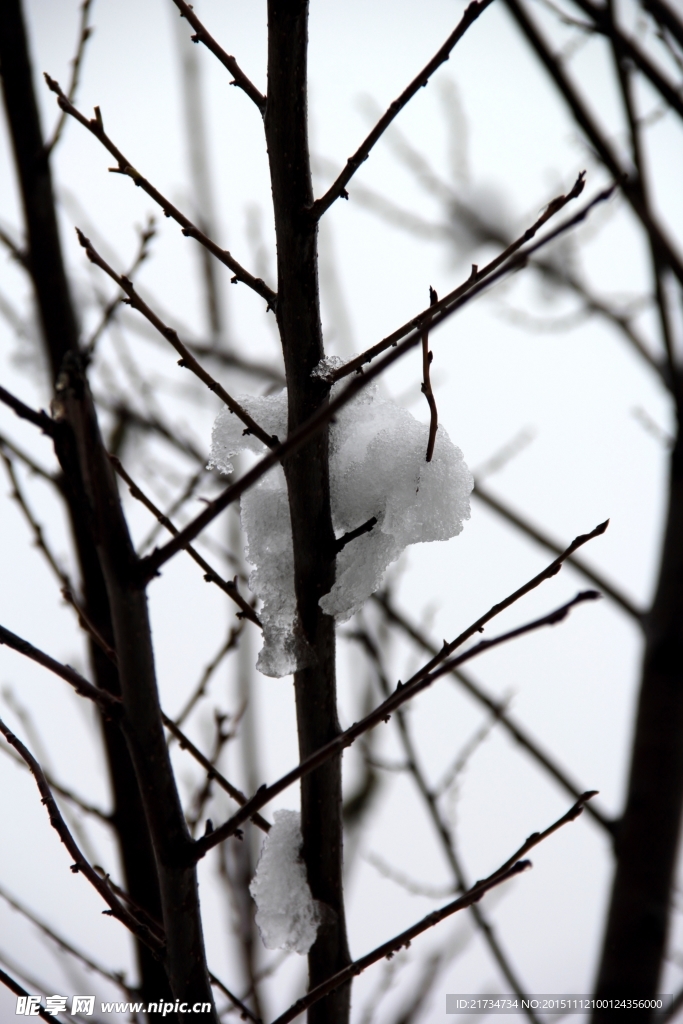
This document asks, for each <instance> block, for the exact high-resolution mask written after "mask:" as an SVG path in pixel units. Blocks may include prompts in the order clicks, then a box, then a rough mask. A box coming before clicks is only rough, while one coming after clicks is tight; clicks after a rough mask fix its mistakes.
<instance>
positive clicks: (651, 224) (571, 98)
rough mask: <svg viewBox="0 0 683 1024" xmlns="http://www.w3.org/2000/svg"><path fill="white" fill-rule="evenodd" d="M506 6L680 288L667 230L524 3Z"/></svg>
mask: <svg viewBox="0 0 683 1024" xmlns="http://www.w3.org/2000/svg"><path fill="white" fill-rule="evenodd" d="M504 3H505V5H506V6H507V8H508V10H509V11H510V13H511V14H512V16H513V18H514V19H515V21H516V22H517V24H518V25H519V27H520V29H521V30H522V32H523V34H524V35H525V36H526V38H527V40H528V41H529V43H530V44H531V46H532V47H533V49H534V50H535V51H536V54H537V56H538V57H539V59H540V61H541V63H542V64H543V65H544V66H545V68H546V70H547V71H548V73H549V75H550V77H551V78H552V79H553V81H554V82H555V85H556V86H557V88H558V89H559V91H560V93H561V94H562V96H563V97H564V99H565V101H566V103H567V105H568V106H569V109H570V110H571V112H572V114H573V116H574V119H575V120H576V122H577V123H578V125H579V126H580V128H581V129H582V131H583V132H584V134H585V135H586V137H587V138H588V140H589V141H590V143H591V145H592V146H593V147H594V149H595V150H596V152H597V154H598V156H599V157H600V159H601V161H602V162H603V164H604V165H605V167H606V168H607V170H608V171H609V173H610V174H611V175H612V176H613V177H614V179H615V180H616V181H618V182H619V184H620V187H621V191H622V193H623V195H624V196H625V198H626V200H627V201H628V203H629V204H630V206H631V209H632V210H633V212H634V213H635V214H636V216H637V217H638V219H639V220H640V222H641V223H642V225H643V227H644V228H645V231H646V232H647V234H648V235H649V236H650V237H651V238H652V240H653V242H654V244H655V245H656V246H657V248H658V249H659V251H660V252H661V254H662V258H663V259H665V260H666V262H667V263H668V265H669V266H670V267H671V270H672V271H673V273H674V274H675V275H676V277H677V278H678V281H679V282H680V284H682V285H683V259H681V257H680V255H679V254H678V253H677V252H676V250H675V249H674V247H673V244H672V243H671V242H670V241H669V239H668V238H667V236H666V235H665V233H664V229H663V228H662V227H661V226H660V225H659V223H658V222H657V221H656V220H655V219H654V216H653V215H651V214H650V212H649V211H648V210H646V209H645V207H644V205H643V203H642V201H641V196H640V192H639V190H638V188H637V185H636V184H634V182H633V180H632V179H631V178H630V177H629V175H628V174H627V173H626V172H625V169H624V167H623V166H622V164H621V162H620V160H619V159H618V158H617V156H616V154H615V152H614V150H613V148H612V147H611V145H610V143H609V142H608V140H607V138H606V137H605V136H604V134H603V133H602V132H601V131H600V129H599V128H598V126H597V124H596V122H595V121H594V119H593V117H592V116H591V114H590V113H589V111H588V108H587V107H586V106H585V104H584V103H583V101H582V100H581V98H580V96H579V94H578V93H577V91H576V90H575V88H574V86H573V84H572V82H571V81H570V79H569V78H568V77H567V75H566V74H565V72H564V68H563V67H562V66H561V65H560V63H559V61H557V60H556V59H555V57H554V56H553V54H552V52H551V50H550V48H549V46H548V45H547V43H546V41H545V40H544V38H543V37H542V36H541V34H540V32H539V31H538V29H537V27H536V25H535V24H534V22H533V21H532V20H531V18H530V17H529V15H528V13H527V11H526V9H525V7H524V5H523V3H522V2H521V0H504Z"/></svg>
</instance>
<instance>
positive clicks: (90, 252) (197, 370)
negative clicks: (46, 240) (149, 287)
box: [76, 228, 278, 448]
mask: <svg viewBox="0 0 683 1024" xmlns="http://www.w3.org/2000/svg"><path fill="white" fill-rule="evenodd" d="M76 235H77V236H78V241H79V242H80V244H81V245H82V247H83V248H84V249H85V252H86V256H87V257H88V259H89V260H90V262H91V263H94V264H95V266H97V267H99V268H100V269H101V270H103V271H104V272H105V274H108V275H109V277H110V278H111V279H112V281H116V283H117V284H118V286H119V288H121V289H122V291H124V292H125V293H126V295H127V297H128V298H127V300H124V301H127V303H128V305H130V306H131V307H132V308H133V309H136V310H137V311H138V313H142V315H143V316H144V317H145V319H146V320H149V322H150V323H151V324H152V326H153V327H155V328H156V329H157V331H158V332H159V334H161V335H162V336H163V337H164V338H165V339H166V341H168V342H170V343H171V345H172V346H173V348H174V349H175V350H176V352H177V353H178V355H179V356H180V360H179V362H178V365H179V366H182V367H184V368H186V369H188V370H190V371H191V372H192V373H194V375H195V376H196V377H198V378H199V380H200V381H201V382H202V383H203V384H206V386H207V388H208V389H209V391H212V392H213V393H214V394H215V395H217V396H218V398H220V400H221V401H222V402H224V403H225V405H227V407H228V409H229V410H230V412H231V413H234V414H235V416H237V417H238V419H240V420H242V423H244V425H245V426H246V428H247V431H246V432H247V433H249V434H254V436H255V437H258V439H259V441H262V442H263V443H264V444H265V445H266V446H267V447H268V448H274V447H275V446H276V445H277V443H278V439H277V437H275V436H273V435H271V434H267V433H266V431H265V430H263V429H262V428H261V427H260V426H259V425H258V423H257V422H256V421H255V420H254V419H253V418H252V417H251V416H250V415H249V413H248V412H247V410H246V409H243V408H242V406H241V405H240V404H239V402H236V401H235V399H234V398H232V396H231V395H229V394H228V392H227V391H226V390H225V388H224V387H223V385H222V384H220V383H219V382H218V381H217V380H216V379H215V378H214V377H212V376H211V374H210V373H208V372H207V370H205V369H204V367H203V366H202V365H201V363H199V362H198V361H197V360H196V359H195V357H194V356H193V355H192V353H191V352H190V350H189V349H188V348H187V346H186V345H184V344H183V343H182V341H181V340H180V338H179V337H178V332H177V331H174V330H173V328H172V327H168V326H167V325H166V324H165V323H164V322H163V321H162V320H160V318H159V317H158V316H157V315H156V313H155V312H154V311H153V310H152V309H150V307H149V306H148V305H147V303H146V302H144V301H143V299H141V298H140V296H139V295H138V293H137V291H136V290H135V286H134V284H133V282H132V281H131V280H130V279H129V278H128V277H122V276H121V275H120V274H117V273H116V271H115V270H114V269H113V268H112V267H110V266H109V264H108V263H107V261H106V260H105V259H103V258H102V256H100V254H99V253H98V252H97V250H96V249H95V248H94V247H93V244H92V242H91V241H90V239H89V238H86V237H85V235H84V234H83V232H82V231H81V230H80V229H79V228H76Z"/></svg>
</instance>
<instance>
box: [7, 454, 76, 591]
mask: <svg viewBox="0 0 683 1024" xmlns="http://www.w3.org/2000/svg"><path fill="white" fill-rule="evenodd" d="M0 459H2V461H3V462H4V464H5V469H6V470H7V476H8V477H9V481H10V484H11V485H12V495H11V496H12V497H13V498H14V500H15V501H16V503H17V505H18V506H19V508H20V509H21V511H22V513H23V516H24V518H25V520H26V522H27V523H28V525H29V527H30V529H31V532H32V533H33V539H34V543H35V546H36V547H37V548H39V550H40V551H42V553H43V555H44V557H45V559H46V560H47V562H48V564H49V565H50V568H51V569H52V571H53V572H54V574H55V576H56V577H57V579H58V580H59V581H60V583H61V584H62V586H63V587H70V586H71V583H70V580H69V577H68V576H67V574H66V573H65V572H64V570H63V569H62V567H61V565H60V564H59V562H58V561H57V559H56V558H55V556H54V555H53V553H52V551H51V550H50V548H49V546H48V544H47V542H46V540H45V536H44V534H43V528H42V526H41V525H40V523H39V522H38V520H37V519H36V518H35V516H34V515H33V513H32V511H31V509H30V508H29V505H28V502H27V501H26V498H25V497H24V494H23V491H22V490H21V487H20V486H19V481H18V479H17V475H16V473H15V471H14V463H13V462H12V459H11V458H10V457H9V456H8V455H7V454H6V453H5V452H4V451H2V450H1V449H0Z"/></svg>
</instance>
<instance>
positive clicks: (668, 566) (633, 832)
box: [594, 430, 683, 1021]
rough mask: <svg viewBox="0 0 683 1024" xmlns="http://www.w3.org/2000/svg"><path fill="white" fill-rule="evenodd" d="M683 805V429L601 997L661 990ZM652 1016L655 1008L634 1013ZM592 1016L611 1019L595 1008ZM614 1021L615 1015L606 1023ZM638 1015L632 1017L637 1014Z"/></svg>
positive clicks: (619, 843)
mask: <svg viewBox="0 0 683 1024" xmlns="http://www.w3.org/2000/svg"><path fill="white" fill-rule="evenodd" d="M682 808H683V433H682V432H681V431H680V430H679V433H678V438H677V441H676V445H675V447H674V449H673V452H672V454H671V476H670V483H669V506H668V513H667V522H666V529H665V535H664V545H663V550H662V558H661V566H660V572H659V581H658V584H657V592H656V594H655V599H654V603H653V605H652V609H651V611H650V613H649V615H648V618H647V623H646V644H645V654H644V658H643V674H642V681H641V687H640V694H639V698H638V712H637V718H636V726H635V735H634V739H633V749H632V754H631V769H630V775H629V784H628V794H627V798H626V808H625V811H624V815H623V818H622V819H621V822H620V824H619V828H618V832H617V838H616V857H617V868H616V874H615V877H614V883H613V887H612V897H611V903H610V909H609V916H608V920H607V928H606V932H605V939H604V945H603V952H602V961H601V964H600V970H599V974H598V981H597V987H596V995H598V996H601V997H610V996H615V995H630V994H634V995H637V996H641V997H643V998H652V997H653V996H655V995H656V994H657V990H658V989H657V987H658V984H659V980H660V975H661V969H662V964H663V962H664V956H665V953H666V940H667V932H668V922H669V917H670V902H671V892H672V887H673V884H674V878H675V868H676V854H677V851H678V838H679V831H680V822H681V809H682ZM636 1013H637V1015H638V1017H639V1018H640V1019H642V1020H648V1019H650V1018H651V1016H652V1014H651V1013H650V1012H649V1011H642V1013H641V1012H640V1011H636ZM594 1019H595V1020H597V1021H602V1020H606V1019H607V1017H606V1016H605V1015H604V1014H601V1013H600V1012H596V1014H595V1017H594ZM609 1019H610V1020H611V1018H609ZM634 1019H635V1018H634Z"/></svg>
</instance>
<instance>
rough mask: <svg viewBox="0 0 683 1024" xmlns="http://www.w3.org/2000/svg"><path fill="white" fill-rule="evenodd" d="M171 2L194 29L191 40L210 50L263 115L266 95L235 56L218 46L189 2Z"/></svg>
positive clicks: (174, 0) (183, 0)
mask: <svg viewBox="0 0 683 1024" xmlns="http://www.w3.org/2000/svg"><path fill="white" fill-rule="evenodd" d="M173 3H174V4H175V5H176V7H177V8H178V10H179V11H180V17H181V18H185V19H186V20H187V21H189V23H190V25H192V28H193V29H194V31H195V34H194V35H193V36H192V37H191V38H192V42H193V43H203V44H204V46H205V47H206V48H207V50H210V51H211V53H212V54H213V55H214V57H217V58H218V60H219V61H220V62H221V64H222V65H223V67H224V68H227V69H228V71H229V72H230V74H231V75H232V76H233V78H234V82H231V83H230V84H231V85H236V86H237V88H238V89H241V90H242V91H243V92H245V93H246V94H247V96H248V97H249V99H250V100H252V101H253V102H254V103H255V104H256V106H257V107H258V108H259V110H260V112H261V117H265V113H266V97H265V96H264V95H263V94H262V93H260V92H259V90H258V89H257V88H256V86H255V85H254V84H253V82H251V81H250V80H249V79H248V78H247V76H246V75H245V74H244V72H243V71H242V69H241V67H240V66H239V64H238V63H237V61H236V60H235V58H234V57H231V56H230V54H228V53H226V52H225V50H224V49H223V48H222V46H220V45H219V43H217V42H216V40H215V39H214V38H213V36H212V35H210V33H209V32H208V31H207V30H206V28H205V27H204V25H203V24H202V22H201V21H200V20H199V18H198V17H197V15H196V14H195V13H194V11H193V9H192V6H191V5H190V4H187V3H185V0H173Z"/></svg>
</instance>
